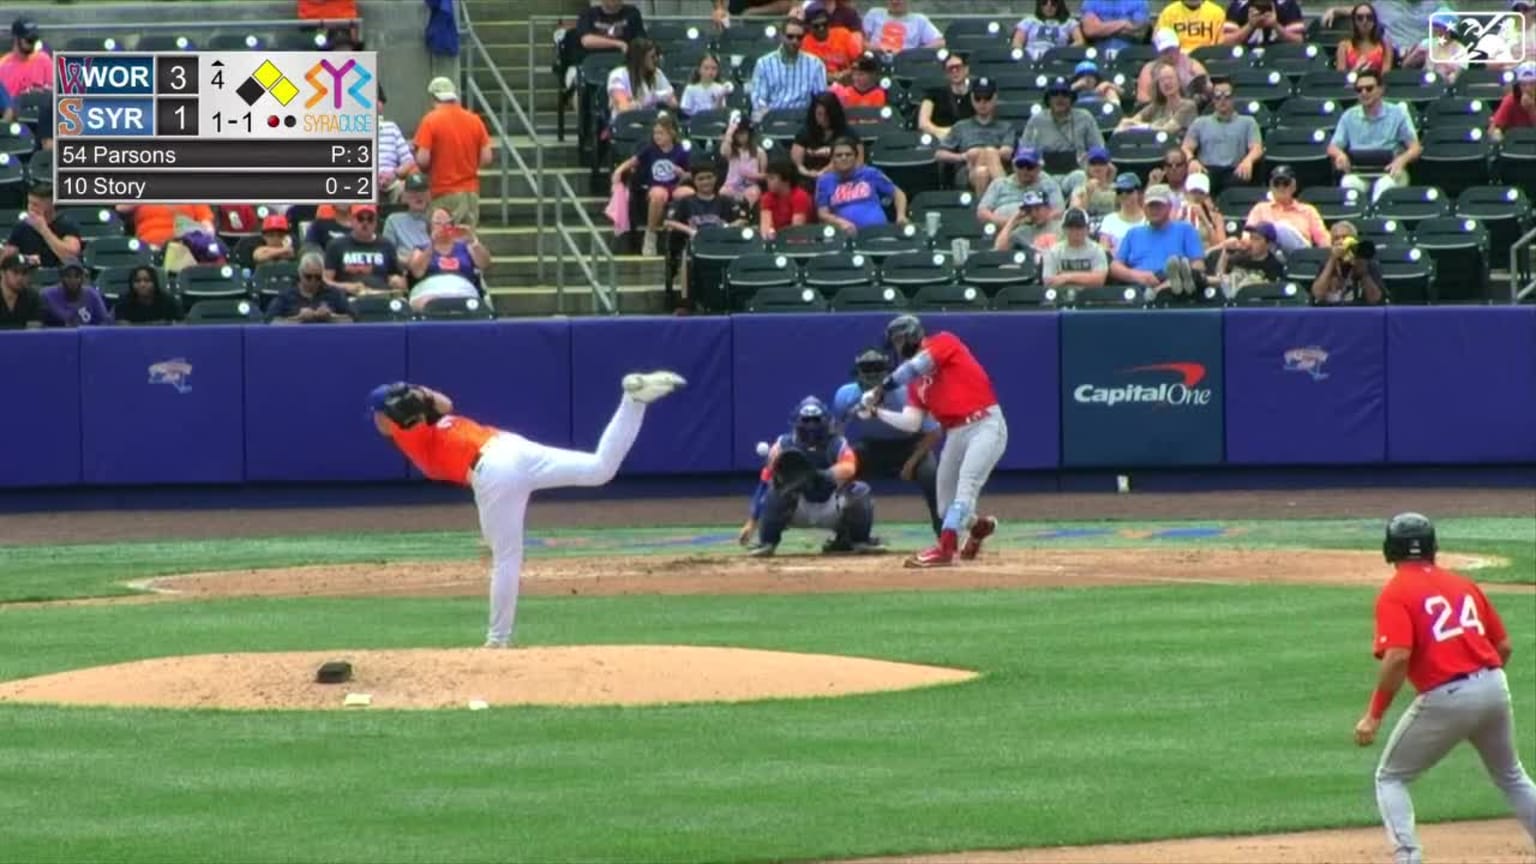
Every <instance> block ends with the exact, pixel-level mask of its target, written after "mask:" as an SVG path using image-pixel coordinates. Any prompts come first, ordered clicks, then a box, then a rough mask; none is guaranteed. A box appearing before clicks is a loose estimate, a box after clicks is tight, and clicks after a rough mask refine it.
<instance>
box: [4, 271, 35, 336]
mask: <svg viewBox="0 0 1536 864" xmlns="http://www.w3.org/2000/svg"><path fill="white" fill-rule="evenodd" d="M34 266H36V265H34V264H33V263H32V262H30V261H28V260H27V259H26V257H25V256H23V255H20V254H17V253H15V252H6V253H5V257H4V259H3V260H0V329H14V328H20V327H29V326H30V327H40V326H42V322H43V300H42V298H41V297H39V296H37V292H36V291H34V290H32V268H33V267H34Z"/></svg>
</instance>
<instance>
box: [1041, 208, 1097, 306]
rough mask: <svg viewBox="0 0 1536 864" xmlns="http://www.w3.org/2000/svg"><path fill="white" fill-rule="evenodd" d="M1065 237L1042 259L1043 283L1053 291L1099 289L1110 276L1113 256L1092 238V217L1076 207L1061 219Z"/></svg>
mask: <svg viewBox="0 0 1536 864" xmlns="http://www.w3.org/2000/svg"><path fill="white" fill-rule="evenodd" d="M1061 227H1062V231H1063V232H1064V233H1065V235H1066V236H1065V237H1064V238H1062V239H1061V240H1059V241H1057V242H1056V244H1055V245H1053V246H1051V247H1050V248H1048V249H1046V250H1045V254H1044V255H1042V256H1040V280H1041V282H1043V283H1044V284H1045V285H1047V286H1049V287H1052V288H1063V287H1083V288H1097V287H1099V286H1101V285H1103V284H1104V280H1105V279H1106V278H1108V277H1109V256H1108V255H1105V254H1104V247H1102V246H1100V245H1099V244H1097V243H1094V242H1092V241H1091V240H1089V239H1088V214H1087V213H1084V212H1083V211H1081V210H1078V209H1076V208H1073V209H1071V210H1068V211H1067V215H1066V216H1064V217H1062V220H1061Z"/></svg>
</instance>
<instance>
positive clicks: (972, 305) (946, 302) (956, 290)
mask: <svg viewBox="0 0 1536 864" xmlns="http://www.w3.org/2000/svg"><path fill="white" fill-rule="evenodd" d="M911 306H912V308H913V309H921V310H924V311H928V312H984V311H986V310H987V308H988V303H987V295H986V292H984V291H982V290H981V289H980V288H977V287H976V286H974V285H924V286H923V287H921V288H919V289H917V293H916V294H914V295H913V296H912V303H911Z"/></svg>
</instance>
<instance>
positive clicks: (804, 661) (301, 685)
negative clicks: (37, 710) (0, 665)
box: [0, 645, 976, 710]
mask: <svg viewBox="0 0 1536 864" xmlns="http://www.w3.org/2000/svg"><path fill="white" fill-rule="evenodd" d="M328 660H345V661H346V662H348V663H351V664H352V669H353V678H352V680H351V681H348V682H346V683H343V684H317V683H315V672H316V670H318V669H319V668H320V664H322V663H325V662H326V661H328ZM975 677H976V673H974V672H970V671H967V670H963V669H947V668H942V667H938V666H921V665H916V664H911V663H892V662H887V661H884V660H867V659H863V658H858V657H840V656H835V655H829V654H793V653H787V652H782V651H755V650H747V649H741V648H696V647H691V646H682V645H583V646H568V647H548V648H517V649H512V650H494V649H483V648H474V649H444V650H402V651H304V652H292V653H282V654H202V655H197V656H189V657H164V658H160V659H155V660H140V661H137V662H134V663H119V664H117V665H114V666H97V667H93V668H90V669H79V670H75V671H72V672H62V673H59V674H55V675H43V676H39V677H37V678H25V679H22V680H19V681H10V682H6V683H4V684H0V702H49V703H64V704H71V705H106V706H136V707H155V708H264V709H282V708H299V709H317V710H318V709H337V708H342V707H344V705H343V703H344V701H345V700H346V698H347V696H348V694H366V695H367V696H368V697H369V699H368V709H377V708H467V707H469V704H470V702H471V701H480V702H485V703H488V704H489V705H490V706H498V705H566V706H572V705H651V704H656V703H662V702H670V703H678V702H739V701H744V700H750V699H789V698H808V697H815V696H846V695H850V694H854V693H875V692H880V691H885V690H906V689H911V688H915V687H926V686H930V685H934V684H952V683H956V682H960V681H967V680H970V679H972V678H975ZM354 701H356V700H354Z"/></svg>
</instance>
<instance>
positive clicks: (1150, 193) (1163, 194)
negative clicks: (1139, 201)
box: [1142, 183, 1173, 206]
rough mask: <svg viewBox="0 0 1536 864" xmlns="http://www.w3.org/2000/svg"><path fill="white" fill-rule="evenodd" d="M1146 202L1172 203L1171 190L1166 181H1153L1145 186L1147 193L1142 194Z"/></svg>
mask: <svg viewBox="0 0 1536 864" xmlns="http://www.w3.org/2000/svg"><path fill="white" fill-rule="evenodd" d="M1142 198H1143V200H1144V201H1146V203H1148V204H1167V205H1170V206H1171V205H1172V204H1173V190H1172V189H1170V188H1168V184H1167V183H1153V184H1152V185H1151V186H1148V187H1147V194H1146V195H1144V196H1142Z"/></svg>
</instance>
